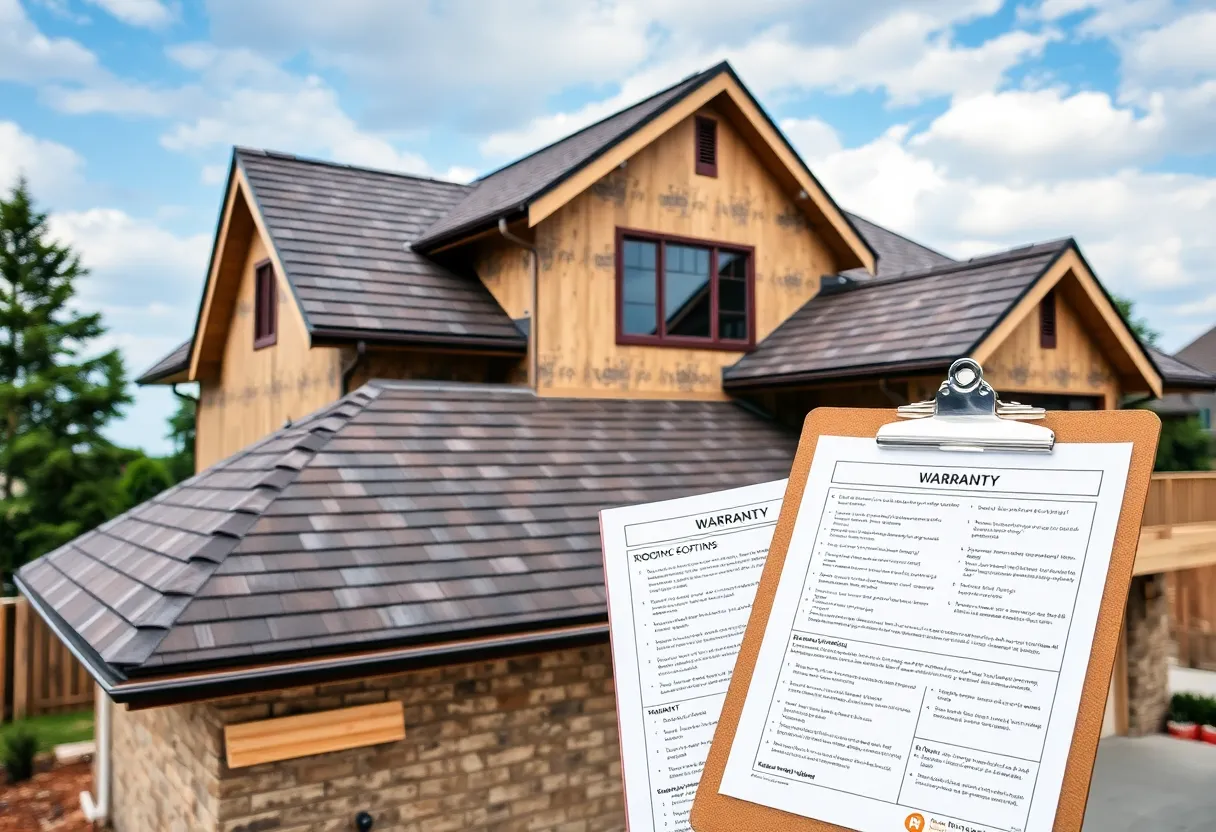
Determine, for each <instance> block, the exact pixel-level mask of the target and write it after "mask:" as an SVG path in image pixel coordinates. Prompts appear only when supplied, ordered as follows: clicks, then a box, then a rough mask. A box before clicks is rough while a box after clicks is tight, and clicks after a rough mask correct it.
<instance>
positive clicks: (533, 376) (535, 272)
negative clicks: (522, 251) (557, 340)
mask: <svg viewBox="0 0 1216 832" xmlns="http://www.w3.org/2000/svg"><path fill="white" fill-rule="evenodd" d="M498 233H499V234H501V235H502V236H503V237H504V238H506V239H508V240H510V241H511V242H513V243H515V244H516V245H517V246H521V247H523V248H526V249H527V250H528V251H530V252H531V253H532V311H531V312H530V313H529V314H530V315H531V320H530V321H529V322H528V386H529V387H531V388H532V389H533V390H536V389H537V388H539V387H540V379H539V378H538V376H539V366H540V365H539V363H538V361H537V353H536V346H537V328H538V327H537V321H538V320H539V316H538V315H537V314H536V305H537V302H538V300H537V299H538V293H537V283H538V282H539V280H540V256H539V255H538V254H537V253H536V246H534V245H532V244H531V243H529V242H528V241H527V240H525V239H524V238H523V237H517V236H515V235H514V234H512V233H511V232H510V231H508V230H507V218H506V217H499V218H498Z"/></svg>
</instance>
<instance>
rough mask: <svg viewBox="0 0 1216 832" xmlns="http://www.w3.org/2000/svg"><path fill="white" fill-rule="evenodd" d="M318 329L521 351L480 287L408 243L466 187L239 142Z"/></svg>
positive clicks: (244, 165)
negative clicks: (325, 160) (310, 158)
mask: <svg viewBox="0 0 1216 832" xmlns="http://www.w3.org/2000/svg"><path fill="white" fill-rule="evenodd" d="M236 162H237V164H238V165H240V167H241V169H242V170H243V171H244V173H245V178H246V179H247V181H248V182H249V185H250V187H251V189H252V191H253V198H254V200H255V201H256V203H257V206H258V209H259V211H260V212H261V215H262V219H263V221H264V223H265V225H266V229H267V231H268V232H269V234H270V237H271V240H272V242H273V244H274V248H275V251H276V252H277V253H278V256H279V260H280V261H281V262H282V264H283V268H284V270H285V271H286V272H287V274H286V277H287V280H288V281H289V282H290V284H291V287H292V290H293V291H294V293H295V296H296V298H297V299H298V300H299V303H300V307H301V309H302V311H303V313H304V317H305V320H306V321H307V322H308V325H309V328H310V329H311V331H312V332H313V334H314V335H326V334H329V335H336V336H344V337H366V338H369V339H375V338H384V339H391V340H398V341H413V342H417V343H427V344H449V345H461V346H470V345H478V346H489V347H499V348H503V349H509V350H526V349H527V339H526V338H525V337H524V336H523V334H522V333H521V332H520V331H519V329H518V328H516V326H515V324H514V323H513V322H512V321H511V319H510V317H509V316H508V315H507V313H506V312H505V311H503V309H502V307H501V306H499V305H498V302H497V301H495V300H494V297H493V296H492V295H491V294H490V292H489V290H488V289H486V287H485V285H484V284H483V283H482V282H481V281H480V280H479V279H478V278H477V277H476V276H475V275H472V274H469V275H463V274H457V273H455V272H453V271H451V270H449V269H447V268H445V267H444V266H442V265H440V264H439V263H436V262H435V261H434V260H431V259H428V258H427V257H424V256H422V255H420V254H418V253H417V252H414V251H411V250H407V247H406V244H407V243H409V242H410V241H412V240H415V239H417V237H418V236H419V235H420V234H421V233H422V229H424V228H426V227H427V226H428V225H430V224H431V223H433V222H435V221H436V220H437V219H439V218H440V217H442V216H444V215H445V214H446V213H447V212H448V211H449V210H451V208H452V207H453V206H454V205H456V204H457V203H459V202H460V200H461V199H462V198H463V197H464V196H465V194H466V193H467V191H468V188H467V186H464V185H458V184H455V183H453V182H443V181H440V180H437V179H427V178H424V177H418V176H407V175H404V174H397V173H383V172H379V171H371V170H366V169H362V168H352V167H346V166H343V165H332V164H328V163H324V162H316V161H313V160H306V159H299V158H297V157H294V156H289V155H284V154H278V153H270V152H266V151H259V150H247V149H243V148H238V149H237V151H236Z"/></svg>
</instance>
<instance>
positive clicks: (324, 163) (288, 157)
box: [232, 144, 473, 191]
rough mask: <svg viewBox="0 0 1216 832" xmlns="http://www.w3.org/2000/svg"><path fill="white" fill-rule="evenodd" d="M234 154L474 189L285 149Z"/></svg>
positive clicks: (240, 148) (245, 149) (236, 149)
mask: <svg viewBox="0 0 1216 832" xmlns="http://www.w3.org/2000/svg"><path fill="white" fill-rule="evenodd" d="M232 152H233V155H237V154H240V153H244V154H247V155H252V156H263V157H265V158H267V159H282V160H285V161H288V162H299V163H301V164H305V165H317V166H319V167H326V168H337V169H338V170H353V171H359V172H361V173H374V174H378V175H381V176H392V177H395V178H397V179H413V180H415V181H418V182H437V183H438V184H440V185H451V186H453V187H456V188H462V189H464V190H466V191H468V190H472V188H473V185H472V183H466V182H453V181H452V180H451V179H443V178H441V177H438V176H427V175H425V174H421V173H406V172H405V171H399V170H389V169H388V168H375V167H371V166H368V165H352V164H349V163H347V162H334V161H332V160H330V159H319V158H317V157H315V156H301V155H299V154H297V153H288V152H287V151H285V150H270V149H268V148H261V147H246V146H245V145H239V144H238V145H233V147H232Z"/></svg>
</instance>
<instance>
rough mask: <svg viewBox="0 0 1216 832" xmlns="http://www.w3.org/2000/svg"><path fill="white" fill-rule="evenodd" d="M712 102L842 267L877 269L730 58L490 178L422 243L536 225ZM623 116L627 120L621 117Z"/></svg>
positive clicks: (868, 251)
mask: <svg viewBox="0 0 1216 832" xmlns="http://www.w3.org/2000/svg"><path fill="white" fill-rule="evenodd" d="M710 105H712V106H713V107H714V109H716V110H717V111H718V112H719V113H720V114H721V115H722V116H723V117H724V118H726V119H727V120H729V121H730V122H731V123H732V125H733V126H734V128H735V130H736V131H737V132H738V133H739V135H741V136H742V137H743V138H744V139H745V140H746V141H747V142H748V143H749V144H750V145H751V147H752V149H753V151H754V152H755V154H756V156H757V158H758V159H760V161H761V163H762V164H764V166H765V167H766V168H768V170H769V171H770V173H771V174H772V175H773V176H774V177H775V179H776V180H777V181H778V182H779V183H780V185H781V187H782V188H783V189H784V190H785V192H786V194H787V195H788V196H790V197H791V198H794V199H795V200H796V202H797V205H798V208H799V211H800V212H802V213H804V214H805V216H806V218H807V220H808V221H809V222H810V223H811V224H812V225H813V226H815V227H816V229H817V230H818V231H819V233H820V235H821V236H822V237H823V239H824V240H825V242H827V244H828V245H829V246H830V247H831V248H832V251H833V254H834V256H835V258H836V260H837V262H838V263H839V267H840V268H841V269H847V268H854V267H862V268H865V269H866V270H867V271H868V272H870V273H873V272H874V270H875V260H876V258H875V255H874V252H873V250H872V249H871V248H870V247H869V245H868V244H867V243H866V241H865V239H864V238H863V237H862V236H861V235H860V234H859V233H858V231H857V229H856V228H854V227H853V225H852V223H851V222H850V221H849V219H848V217H847V216H846V215H845V214H844V212H842V211H841V210H840V208H839V207H838V206H837V205H836V203H835V202H834V201H833V200H832V198H831V197H830V196H829V195H828V193H827V191H825V190H824V189H823V187H822V186H821V185H820V184H819V182H818V180H816V179H815V177H814V176H813V175H812V174H811V172H810V170H808V169H807V167H806V165H805V163H804V162H803V161H802V159H801V158H800V157H799V156H798V154H797V153H795V152H794V150H793V148H792V147H791V146H790V144H789V142H788V141H787V140H786V139H785V137H784V136H783V135H782V134H781V132H780V131H779V130H778V129H777V128H776V126H775V125H774V124H773V123H772V121H771V120H770V119H769V118H768V116H767V115H766V114H765V113H764V111H763V109H761V107H760V106H759V104H758V103H757V102H756V100H755V99H754V98H753V97H752V95H751V93H749V92H748V91H747V89H746V88H745V87H744V86H743V85H742V84H741V83H740V82H739V79H738V77H737V76H736V75H735V73H734V71H733V70H732V69H731V68H730V66H729V65H727V64H722V65H720V66H718V67H715V68H713V69H711V70H708V71H707V72H704V73H701V74H700V75H698V76H694V77H693V78H691V79H687V80H686V81H683V82H681V83H680V84H677V85H676V86H674V87H672V88H669V89H668V90H665V91H664V92H662V93H659V94H658V95H656V96H654V97H652V98H651V99H647V100H646V101H645V102H642V103H641V104H638V105H635V106H634V107H632V108H629V109H627V110H625V111H622V112H621V113H617V114H616V115H614V116H611V117H609V118H608V119H605V120H604V121H602V122H599V123H597V124H595V125H592V126H591V127H589V128H586V129H585V130H583V131H579V132H578V133H576V134H574V135H573V136H569V137H567V138H566V139H563V140H562V141H560V142H557V143H555V144H553V145H550V146H549V147H546V148H543V149H542V150H540V151H538V152H537V153H535V154H532V155H531V156H529V157H525V158H524V159H522V160H520V161H518V162H516V163H514V164H512V165H509V166H507V167H506V168H504V169H502V170H500V171H497V172H495V173H494V174H491V175H490V176H487V177H485V178H484V179H482V180H480V181H479V182H478V183H477V184H476V185H475V187H474V189H473V191H472V193H470V195H469V196H468V197H466V199H465V200H464V202H462V203H461V204H458V205H457V206H455V208H453V210H452V212H451V213H450V214H449V215H448V216H446V217H444V218H443V219H441V220H440V221H439V222H437V223H436V224H435V225H433V226H432V227H431V228H429V229H427V232H426V233H425V234H424V235H423V237H422V238H421V239H420V240H418V241H417V243H418V246H419V247H421V248H428V249H435V248H437V247H441V246H446V245H450V244H452V243H453V242H454V241H458V240H459V239H461V238H462V237H468V236H469V235H472V234H476V233H478V232H480V231H483V230H484V229H486V228H489V227H491V226H492V225H493V224H495V223H496V222H497V220H498V219H499V218H507V219H513V218H515V217H517V216H520V215H523V216H525V217H526V218H527V223H528V225H529V226H530V227H533V228H535V227H536V226H538V225H539V224H540V223H541V222H543V221H544V220H545V219H546V218H548V217H549V216H552V215H553V214H554V213H555V212H556V211H557V210H559V209H560V208H561V207H562V206H564V205H566V204H567V203H569V202H570V201H571V200H572V199H574V198H575V197H576V196H578V195H579V194H582V193H584V192H585V191H586V190H587V189H588V188H590V187H591V186H592V185H593V184H594V183H596V182H598V181H599V180H600V179H602V178H603V177H604V176H606V175H608V174H609V173H610V172H611V171H612V170H613V169H615V168H617V167H618V166H619V165H620V164H621V163H622V162H625V161H627V160H628V159H630V158H631V157H633V156H634V155H636V154H637V153H638V152H639V151H641V150H642V149H643V148H645V147H647V146H649V145H650V144H652V143H653V142H654V141H655V140H656V139H658V138H659V137H660V136H662V135H664V134H665V133H667V132H668V131H669V130H671V129H672V128H674V127H675V126H676V125H679V124H681V123H683V122H684V121H685V120H686V119H688V118H689V116H691V115H692V114H694V113H696V112H697V111H698V110H700V109H701V108H703V107H706V106H710ZM639 108H641V109H639ZM639 112H640V113H641V114H640V115H639ZM622 119H624V120H625V124H623V125H621V124H620V123H619V122H620V120H622ZM600 133H602V134H603V135H600ZM589 137H591V140H589Z"/></svg>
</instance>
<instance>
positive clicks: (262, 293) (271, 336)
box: [253, 260, 279, 349]
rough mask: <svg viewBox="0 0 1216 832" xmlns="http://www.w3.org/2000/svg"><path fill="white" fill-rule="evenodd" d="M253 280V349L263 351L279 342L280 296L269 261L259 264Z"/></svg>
mask: <svg viewBox="0 0 1216 832" xmlns="http://www.w3.org/2000/svg"><path fill="white" fill-rule="evenodd" d="M253 278H254V280H253V282H254V287H253V293H254V294H253V348H254V349H261V348H262V347H269V346H270V345H271V344H273V343H274V342H275V341H277V340H278V326H279V294H278V287H277V285H276V284H275V279H274V267H273V266H272V265H271V264H270V261H269V260H267V261H266V262H264V263H259V264H258V266H257V268H256V269H254V272H253Z"/></svg>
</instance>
